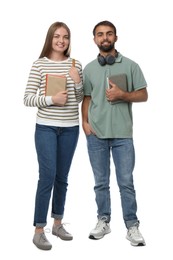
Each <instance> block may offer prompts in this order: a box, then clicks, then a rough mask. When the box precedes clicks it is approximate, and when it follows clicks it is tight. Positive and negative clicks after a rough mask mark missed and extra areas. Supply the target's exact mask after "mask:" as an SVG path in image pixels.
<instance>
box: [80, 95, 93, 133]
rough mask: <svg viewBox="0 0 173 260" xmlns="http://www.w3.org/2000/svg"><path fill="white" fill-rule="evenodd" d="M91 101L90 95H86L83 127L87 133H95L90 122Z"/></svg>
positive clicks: (83, 105)
mask: <svg viewBox="0 0 173 260" xmlns="http://www.w3.org/2000/svg"><path fill="white" fill-rule="evenodd" d="M90 101H91V97H90V96H84V99H83V102H82V127H83V130H84V132H85V134H86V135H90V134H91V133H93V134H95V133H94V131H93V130H92V128H91V126H90V124H89V123H88V108H89V104H90Z"/></svg>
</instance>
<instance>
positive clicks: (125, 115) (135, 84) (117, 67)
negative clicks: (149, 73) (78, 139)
mask: <svg viewBox="0 0 173 260" xmlns="http://www.w3.org/2000/svg"><path fill="white" fill-rule="evenodd" d="M118 74H126V76H127V88H128V91H129V92H131V91H135V90H139V89H142V88H145V87H147V83H146V80H145V78H144V75H143V72H142V70H141V69H140V67H139V65H138V64H137V63H136V62H134V61H132V60H130V59H128V58H126V57H124V56H123V55H121V54H120V53H118V57H117V58H116V60H115V63H114V64H113V65H107V64H106V65H105V66H101V65H100V64H99V62H98V60H97V59H95V60H93V61H91V62H90V63H88V64H87V65H86V66H85V68H84V71H83V75H84V95H85V96H91V102H90V106H89V111H88V120H89V123H90V124H91V126H92V128H93V129H94V131H95V132H96V134H97V137H98V138H132V136H133V115H132V103H129V102H119V103H116V104H113V105H112V104H110V102H109V101H107V99H106V95H105V91H106V88H107V77H108V76H110V75H118Z"/></svg>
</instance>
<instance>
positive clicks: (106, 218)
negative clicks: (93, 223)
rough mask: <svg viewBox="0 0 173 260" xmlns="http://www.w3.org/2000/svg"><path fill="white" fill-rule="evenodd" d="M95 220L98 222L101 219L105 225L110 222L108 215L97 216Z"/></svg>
mask: <svg viewBox="0 0 173 260" xmlns="http://www.w3.org/2000/svg"><path fill="white" fill-rule="evenodd" d="M97 218H98V220H99V219H102V220H104V221H105V222H106V223H109V222H110V220H111V217H110V216H108V215H103V216H97Z"/></svg>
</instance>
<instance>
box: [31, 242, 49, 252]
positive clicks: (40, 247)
mask: <svg viewBox="0 0 173 260" xmlns="http://www.w3.org/2000/svg"><path fill="white" fill-rule="evenodd" d="M33 243H34V245H35V246H36V247H37V248H38V249H41V250H50V249H51V248H52V246H49V247H42V246H39V245H37V243H35V242H34V241H33Z"/></svg>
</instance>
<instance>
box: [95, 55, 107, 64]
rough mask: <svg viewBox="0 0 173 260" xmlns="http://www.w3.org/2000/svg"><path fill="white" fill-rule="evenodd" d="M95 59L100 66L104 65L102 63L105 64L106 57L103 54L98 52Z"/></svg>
mask: <svg viewBox="0 0 173 260" xmlns="http://www.w3.org/2000/svg"><path fill="white" fill-rule="evenodd" d="M97 59H98V62H99V63H100V65H101V66H104V65H105V64H106V59H105V57H104V56H102V55H100V54H99V55H98V56H97Z"/></svg>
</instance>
